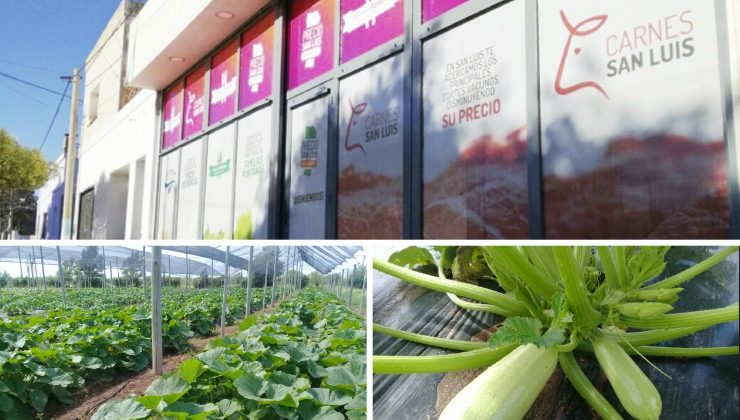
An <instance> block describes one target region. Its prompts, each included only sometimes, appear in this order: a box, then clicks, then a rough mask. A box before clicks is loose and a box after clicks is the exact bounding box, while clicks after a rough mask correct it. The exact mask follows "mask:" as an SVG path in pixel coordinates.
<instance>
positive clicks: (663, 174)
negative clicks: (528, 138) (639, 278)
mask: <svg viewBox="0 0 740 420" xmlns="http://www.w3.org/2000/svg"><path fill="white" fill-rule="evenodd" d="M714 4H715V3H714V2H702V3H701V5H699V4H697V2H694V1H690V0H660V1H651V2H649V3H645V2H640V1H637V0H630V1H624V2H619V3H618V4H612V3H603V4H602V3H599V4H598V5H596V4H594V3H593V2H590V1H584V0H582V1H573V2H569V3H567V4H560V3H556V2H541V3H540V5H539V7H540V10H539V13H538V15H539V25H540V26H539V33H540V35H541V36H540V41H539V42H540V49H539V51H540V81H541V85H540V91H541V92H542V95H541V120H542V162H543V176H544V181H543V183H544V216H545V234H546V236H547V237H548V238H582V239H583V238H666V239H667V238H704V239H707V238H726V237H728V235H729V209H728V197H727V194H728V192H727V185H728V182H727V167H726V161H727V157H726V152H725V144H724V141H723V120H722V94H721V89H720V77H719V62H718V57H719V52H718V48H717V28H716V19H715V11H714Z"/></svg>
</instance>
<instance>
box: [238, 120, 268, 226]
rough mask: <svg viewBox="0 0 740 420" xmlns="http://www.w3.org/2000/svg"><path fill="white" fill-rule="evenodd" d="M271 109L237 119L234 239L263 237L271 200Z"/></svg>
mask: <svg viewBox="0 0 740 420" xmlns="http://www.w3.org/2000/svg"><path fill="white" fill-rule="evenodd" d="M271 123H272V109H271V108H270V107H266V108H262V109H260V110H259V111H257V112H255V113H253V114H251V115H249V116H247V117H245V118H242V119H241V120H240V121H239V129H238V134H237V136H238V137H237V153H236V156H237V159H236V185H235V191H236V197H235V199H234V200H235V202H234V239H266V238H267V211H268V206H269V201H270V156H271V151H272V141H271V139H272V129H271Z"/></svg>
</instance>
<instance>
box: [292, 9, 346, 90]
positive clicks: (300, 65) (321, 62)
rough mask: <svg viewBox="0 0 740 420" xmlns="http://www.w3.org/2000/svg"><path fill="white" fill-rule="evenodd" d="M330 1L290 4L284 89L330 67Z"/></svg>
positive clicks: (332, 48)
mask: <svg viewBox="0 0 740 420" xmlns="http://www.w3.org/2000/svg"><path fill="white" fill-rule="evenodd" d="M334 1H335V0H297V1H294V2H293V3H292V6H291V16H292V17H291V20H290V39H289V46H288V50H289V51H288V60H289V62H288V88H289V89H293V88H296V87H298V86H300V85H302V84H303V83H305V82H307V81H309V80H311V79H314V78H316V77H318V76H321V75H322V74H324V73H326V72H327V71H329V70H331V68H332V67H333V60H334Z"/></svg>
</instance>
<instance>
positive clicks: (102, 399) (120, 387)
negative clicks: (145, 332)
mask: <svg viewBox="0 0 740 420" xmlns="http://www.w3.org/2000/svg"><path fill="white" fill-rule="evenodd" d="M279 303H280V302H275V305H274V306H273V307H269V306H268V307H266V308H265V310H264V311H257V312H255V313H263V312H264V313H269V312H272V310H273V309H274V308H275V307H277V305H278V304H279ZM219 329H220V328H216V329H214V330H213V332H214V333H215V335H212V336H210V337H194V338H191V339H190V340H188V343H190V345H191V346H192V350H191V351H190V352H188V353H184V354H170V355H165V357H164V360H163V368H164V371H165V372H169V371H172V370H175V369H177V367H178V366H179V365H180V363H182V362H184V361H185V360H187V359H189V358H190V357H191V356H193V355H194V354H196V353H198V352H200V351H202V350H203V349H204V348H205V346H206V344H208V341H210V340H211V339H213V338H216V337H218V333H219V332H220V331H219ZM238 332H239V322H236V323H235V324H234V325H231V326H227V327H226V330H225V333H226V334H225V335H227V336H228V335H233V334H236V333H238ZM158 377H159V375H156V374H155V373H154V371H153V370H151V369H147V370H143V371H141V372H137V373H121V374H118V375H117V376H116V379H115V381H114V383H102V382H101V383H93V384H90V385H88V386H85V387H84V388H82V389H81V390H79V391H78V392H76V393H75V394H74V398H75V401H79V403H78V404H74V405H72V406H65V405H62V404H51V403H50V404H49V406H48V408H47V410H46V412H45V413H44V418H46V419H52V420H78V419H79V420H84V419H89V418H91V417H92V415H93V414H94V413H95V411H97V409H98V408H99V407H100V406H101V405H103V404H105V403H106V402H108V401H111V400H122V399H125V398H126V397H128V396H130V395H141V394H143V393H144V391H146V389H147V388H148V387H149V384H151V383H152V382H153V381H154V380H155V379H157V378H158Z"/></svg>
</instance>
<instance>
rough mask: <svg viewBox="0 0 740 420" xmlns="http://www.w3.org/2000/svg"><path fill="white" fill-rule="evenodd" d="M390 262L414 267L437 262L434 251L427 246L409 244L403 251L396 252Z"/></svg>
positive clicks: (389, 259)
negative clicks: (430, 250)
mask: <svg viewBox="0 0 740 420" xmlns="http://www.w3.org/2000/svg"><path fill="white" fill-rule="evenodd" d="M388 262H389V263H391V264H395V265H400V266H401V267H408V268H414V267H416V266H417V265H428V264H435V262H434V257H433V256H432V253H431V252H429V250H428V249H426V248H421V247H418V246H409V247H406V248H405V249H402V250H401V251H397V252H394V253H393V254H391V256H390V257H389V258H388Z"/></svg>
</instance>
